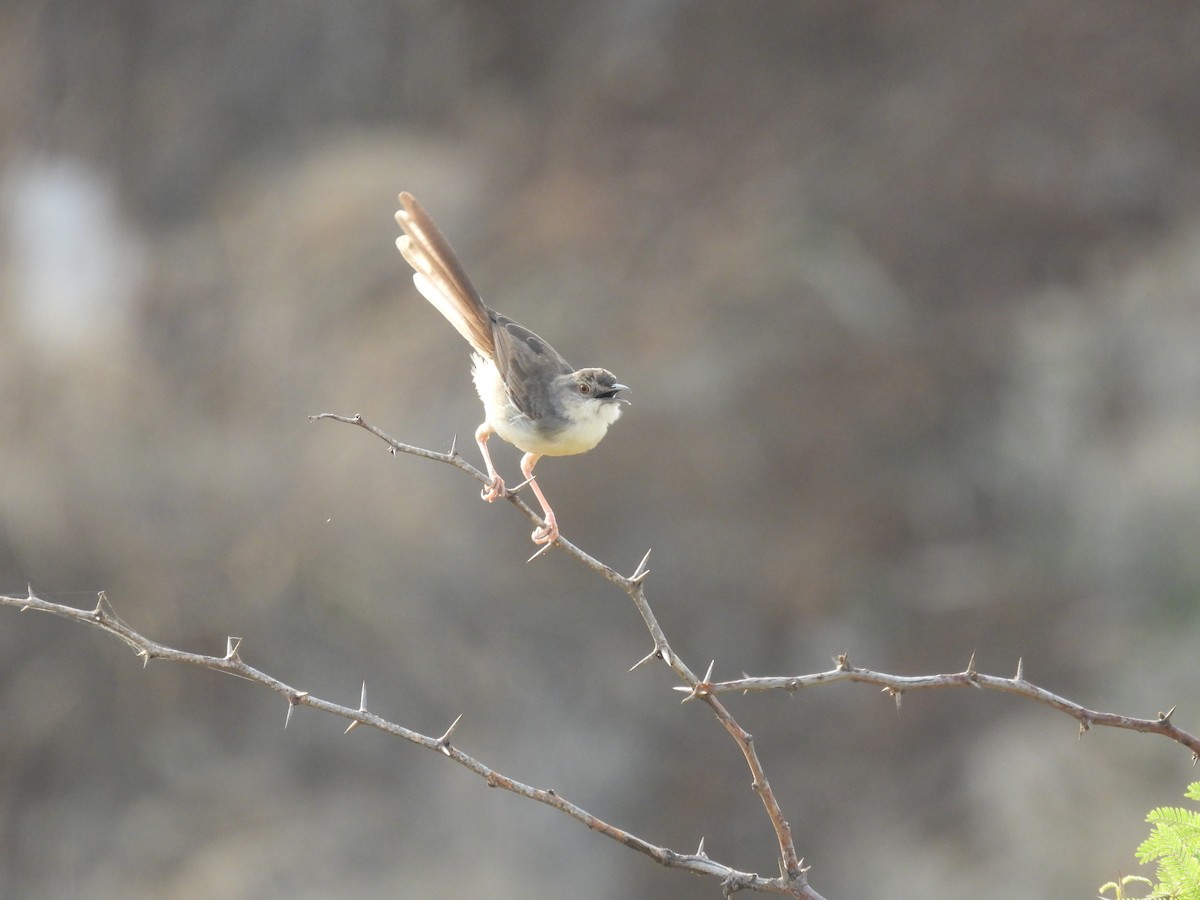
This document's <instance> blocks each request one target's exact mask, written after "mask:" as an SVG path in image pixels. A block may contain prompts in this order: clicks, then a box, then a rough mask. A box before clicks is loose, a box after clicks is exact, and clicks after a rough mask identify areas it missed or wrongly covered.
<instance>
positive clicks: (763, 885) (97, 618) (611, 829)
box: [0, 588, 819, 900]
mask: <svg viewBox="0 0 1200 900" xmlns="http://www.w3.org/2000/svg"><path fill="white" fill-rule="evenodd" d="M0 605H3V606H13V607H16V608H18V609H20V610H31V609H32V610H37V611H39V612H46V613H50V614H52V615H56V616H61V617H62V618H64V619H71V620H72V621H75V622H82V623H84V624H86V625H94V626H95V627H97V628H100V629H101V630H103V631H106V632H108V633H109V634H112V635H115V636H116V637H118V638H120V639H121V640H122V641H124V642H125V643H126V644H128V645H129V646H130V647H131V648H133V650H134V651H135V652H136V653H137V655H138V656H139V657H141V659H142V661H143V665H148V664H149V662H150V660H152V659H161V660H167V661H169V662H178V663H186V664H188V665H193V666H199V667H201V668H204V669H211V670H212V671H214V672H224V673H225V674H227V675H234V676H236V677H238V678H243V679H245V680H246V681H252V682H254V683H255V684H259V685H262V686H263V687H266V688H269V689H270V690H272V691H275V693H277V694H280V695H281V696H282V697H283V698H284V699H285V700H286V701H287V704H288V714H287V719H286V720H285V725H286V724H287V722H288V721H290V720H291V716H292V711H293V710H294V709H295V708H296V707H297V706H307V707H310V708H312V709H315V710H318V711H320V712H324V713H329V714H331V715H335V716H340V717H341V718H343V719H348V720H349V722H350V725H349V727H348V728H347V729H346V731H347V733H349V732H350V731H351V730H353V729H354V728H355V727H357V726H360V725H361V726H366V727H369V728H375V729H377V730H379V731H382V732H384V733H385V734H390V735H392V736H394V737H398V738H403V739H404V740H406V741H409V742H410V743H413V744H416V745H417V746H418V747H423V748H424V749H426V750H433V751H435V752H437V753H440V754H443V755H445V756H447V757H449V758H450V759H452V760H454V762H456V763H458V764H459V765H460V766H462V767H463V768H465V769H469V770H470V771H472V772H474V773H475V774H476V775H478V776H479V777H480V778H482V779H483V780H484V781H485V782H486V783H487V785H488V786H489V787H497V788H503V789H504V790H506V791H511V792H512V793H514V794H516V795H518V796H520V797H525V798H526V799H529V800H536V801H537V802H539V803H544V804H546V805H547V806H551V807H553V808H554V809H557V810H559V811H560V812H563V813H566V814H567V815H568V816H570V817H571V818H572V819H575V820H576V821H578V822H582V823H583V824H584V825H586V826H587V827H588V828H590V829H592V830H593V831H598V832H600V833H601V834H603V835H604V836H605V837H608V838H611V839H612V840H614V841H618V842H619V843H621V844H624V845H625V846H627V847H630V848H632V849H633V850H636V851H638V852H639V853H643V854H645V855H646V856H648V857H650V858H651V859H653V860H654V861H655V862H657V863H659V864H661V865H664V866H667V867H669V868H674V869H682V870H684V871H687V872H692V873H693V874H696V875H706V876H710V877H715V878H719V879H721V885H722V888H723V889H724V891H725V893H726V894H727V895H729V894H732V893H734V892H735V891H740V890H754V891H760V892H764V893H771V894H783V895H787V896H793V897H809V898H813V900H819V895H817V894H816V893H815V892H812V891H811V890H810V891H808V892H807V893H800V892H798V891H797V890H796V886H795V884H794V883H793V881H792V880H790V879H786V878H782V877H780V878H765V877H763V876H761V875H757V874H755V873H753V872H741V871H738V870H737V869H734V868H731V867H730V866H726V865H722V864H721V863H719V862H716V861H714V860H712V859H711V858H709V856H708V854H707V853H705V852H704V848H703V843H701V847H700V848H699V849H698V850H697V851H696V852H695V853H678V852H676V851H674V850H671V849H669V848H666V847H659V846H657V845H655V844H651V843H650V842H649V841H646V840H643V839H642V838H640V837H638V836H637V835H634V834H631V833H629V832H628V831H625V830H623V829H621V828H618V827H617V826H615V825H611V824H609V823H608V822H605V821H604V820H602V819H600V818H597V817H596V816H594V815H592V814H591V813H589V812H588V811H587V810H585V809H583V808H582V807H580V806H577V805H576V804H574V803H572V802H570V801H569V800H567V799H565V798H564V797H561V796H560V795H559V794H558V793H557V792H556V791H555V790H553V789H551V788H535V787H532V786H530V785H527V784H523V783H521V782H519V781H516V780H515V779H512V778H509V777H508V776H507V775H504V774H502V773H500V772H497V771H496V770H494V769H492V768H490V767H489V766H487V765H485V764H484V763H482V762H480V761H479V760H477V759H475V758H474V757H473V756H469V755H468V754H466V753H464V752H463V751H462V750H459V749H458V748H457V747H456V746H454V745H453V744H451V743H450V738H451V737H452V736H453V734H454V732H455V729H456V728H457V727H458V725H459V723H460V722H461V721H462V716H459V717H458V718H457V719H455V720H454V722H453V723H452V724H451V725H450V727H449V728H447V729H446V731H445V733H444V734H442V735H441V736H440V737H431V736H429V735H425V734H421V733H419V732H416V731H412V730H411V729H408V728H405V727H404V726H402V725H398V724H396V723H395V722H391V721H389V720H387V719H385V718H383V717H382V716H379V715H376V714H375V713H373V712H371V711H370V710H369V709H368V708H367V692H366V685H365V684H364V685H363V690H362V694H361V696H360V700H359V705H358V708H357V709H355V708H354V707H350V706H342V705H341V704H338V703H332V702H330V701H328V700H322V699H321V698H319V697H315V696H313V695H312V694H311V693H309V692H308V691H300V690H297V689H296V688H294V687H292V686H291V685H288V684H285V683H284V682H282V681H280V680H279V679H278V678H275V677H273V676H271V675H268V674H267V673H266V672H263V671H261V670H259V669H256V668H254V667H253V666H251V665H249V664H247V663H246V662H245V661H244V660H243V659H242V657H241V649H242V639H241V638H238V637H230V638H229V639H228V640H227V642H226V652H225V655H224V656H205V655H204V654H201V653H190V652H188V651H186V650H177V649H175V648H173V647H168V646H166V645H164V644H160V643H157V642H156V641H152V640H151V639H149V638H147V637H145V636H144V635H142V634H139V633H138V632H137V631H135V630H133V629H132V628H130V627H129V626H128V625H126V624H125V623H124V622H123V621H121V619H120V617H119V616H117V614H116V613H115V612H114V611H113V608H112V606H111V604H110V603H109V602H108V598H107V597H105V595H104V593H103V592H101V593H100V597H99V600H98V602H97V603H96V606H95V608H93V609H90V610H88V609H76V608H75V607H71V606H64V605H62V604H59V603H54V602H52V601H49V600H43V599H41V598H40V597H37V596H35V595H34V593H33V590H32V588H31V589H30V590H29V592H28V595H27V596H25V597H9V596H3V595H0Z"/></svg>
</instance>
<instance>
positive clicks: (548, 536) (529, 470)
mask: <svg viewBox="0 0 1200 900" xmlns="http://www.w3.org/2000/svg"><path fill="white" fill-rule="evenodd" d="M539 459H541V457H540V456H539V455H538V454H536V453H526V454H525V455H524V456H522V457H521V472H522V474H524V476H525V480H526V481H528V482H529V486H530V487H531V488H533V493H534V494H535V495H536V496H537V498H538V503H540V504H542V514H543V515H544V516H545V518H546V524H545V525H540V526H539V527H538V528H537V530H535V531H534V532H533V535H532V537H533V542H534V543H535V544H553V543H554V542H555V541H557V540H558V522H557V520H555V518H554V510H552V509H551V508H550V504H549V503H547V502H546V495H545V494H543V493H542V489H541V488H540V487H538V483H537V481H536V480H535V479H534V477H533V467H534V466H535V465H537V461H538V460H539Z"/></svg>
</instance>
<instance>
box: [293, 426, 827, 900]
mask: <svg viewBox="0 0 1200 900" xmlns="http://www.w3.org/2000/svg"><path fill="white" fill-rule="evenodd" d="M311 418H312V419H313V420H317V419H333V420H335V421H338V422H345V423H347V424H350V425H357V426H358V427H360V428H365V429H366V430H367V431H369V432H371V434H373V435H375V436H376V437H378V438H379V439H380V440H382V441H384V442H386V443H387V444H388V446H389V447H390V448H391V450H392V452H393V453H396V452H400V453H413V454H414V455H416V456H421V457H424V458H426V459H435V460H438V461H439V462H445V463H449V464H451V465H453V466H455V467H456V468H459V469H464V470H466V471H468V472H470V473H471V474H473V475H474V476H475V477H476V478H477V479H478V480H479V481H481V482H484V483H486V481H487V479H486V477H485V476H484V475H483V473H482V472H479V471H478V470H477V469H475V468H473V467H472V466H470V465H468V464H467V463H465V462H463V461H462V459H461V457H459V456H457V455H456V454H455V455H450V454H442V453H433V452H431V451H429V450H422V449H420V448H417V447H410V446H409V445H407V444H404V443H401V442H400V441H397V440H396V439H395V438H392V437H391V436H389V435H388V434H386V433H385V432H383V431H382V430H380V429H379V428H377V427H376V426H374V425H371V424H370V423H368V422H366V421H364V420H363V418H362V416H357V415H356V416H351V417H347V416H339V415H334V414H332V413H321V414H320V415H316V416H312V417H311ZM508 499H509V500H510V501H512V502H513V503H514V504H515V505H516V506H517V507H518V508H519V509H521V510H522V511H523V512H524V513H525V514H526V516H527V517H528V518H530V519H531V521H533V522H538V521H540V520H539V519H538V518H537V515H536V513H534V512H533V510H532V509H530V508H529V507H528V506H527V505H525V504H524V503H523V502H521V501H520V500H519V499H518V498H516V497H514V496H512V495H511V494H510V495H509V496H508ZM547 546H551V545H547ZM553 546H557V547H560V548H561V549H562V550H563V551H564V552H565V553H566V554H567V555H568V556H571V557H574V558H575V559H576V560H578V561H579V562H581V563H583V565H585V566H587V568H589V569H591V570H592V571H593V572H595V573H596V574H597V575H600V576H601V577H603V578H606V579H608V580H609V581H611V582H612V583H613V584H615V585H616V586H617V587H619V588H620V589H621V590H622V591H624V592H625V594H626V595H628V597H629V599H630V600H632V601H633V605H634V607H636V609H637V611H638V614H639V615H640V616H641V617H642V621H643V622H644V623H645V625H646V629H647V630H648V631H649V632H650V637H651V639H652V640H653V641H654V649H653V650H652V651H651V652H650V654H649V655H648V656H647V657H646V658H645V659H643V660H642V662H646V661H647V660H649V659H652V658H653V659H661V660H662V661H663V662H665V663H666V664H667V665H668V666H670V667H671V669H672V670H673V671H674V672H675V674H676V675H678V676H679V677H680V679H681V680H682V681H683V682H684V683H685V684H686V685H687V687H686V688H684V690H688V691H690V692H691V693H692V696H693V697H694V698H696V699H700V700H703V701H704V702H705V703H706V704H707V705H708V707H709V709H711V710H712V711H713V714H714V715H715V716H716V717H717V721H718V722H720V723H721V726H722V727H723V728H724V729H725V731H726V732H728V734H729V736H730V737H731V738H733V740H734V743H736V744H737V746H738V749H739V750H741V752H742V756H743V757H744V758H745V760H746V765H747V766H748V767H749V769H750V774H751V777H752V781H751V787H752V788H753V789H754V791H755V792H756V793H757V794H758V795H759V798H760V799H761V800H762V804H763V807H764V808H765V809H766V812H767V817H768V818H769V819H770V820H771V827H772V828H773V829H774V831H775V839H776V841H777V842H778V844H779V857H780V858H779V872H780V877H779V879H778V881H779V882H780V883H781V885H783V886H786V888H787V890H786V892H787V893H791V894H793V895H794V896H797V897H808V898H813V900H816V898H818V897H819V896H820V895H819V894H817V893H816V892H815V891H814V890H813V889H812V888H811V887H810V886H809V885H808V877H807V872H808V869H807V868H806V867H805V866H804V861H803V860H802V859H801V858H800V857H799V856H798V855H797V854H796V845H795V843H794V841H793V840H792V828H791V825H789V824H788V821H787V819H785V818H784V815H783V810H782V808H781V807H780V805H779V801H778V799H777V798H776V796H775V792H774V791H773V790H772V788H771V783H770V782H769V781H768V780H767V775H766V771H765V770H764V769H763V765H762V762H761V761H760V760H759V758H758V752H757V751H756V750H755V749H754V737H753V735H751V734H750V732H748V731H746V730H745V729H744V728H742V726H741V725H739V724H738V722H737V720H736V719H734V717H733V715H732V714H731V713H730V712H729V710H728V709H727V708H726V707H725V706H724V704H722V703H721V702H720V701H719V700H718V699H717V698H716V697H715V696H714V695H713V693H712V691H711V690H709V684H708V677H709V675H711V673H712V666H711V665H710V666H709V675H706V676H705V678H703V679H701V678H697V677H696V674H695V673H694V672H692V670H691V669H690V668H688V666H687V665H686V664H685V663H684V662H683V660H682V659H680V658H679V656H678V655H677V654H676V653H675V652H674V651H672V649H671V645H670V644H669V643H668V641H667V636H666V634H665V633H664V632H663V630H662V627H661V626H660V625H659V624H658V618H657V617H656V616H655V615H654V611H653V610H652V609H651V608H650V603H649V601H648V600H647V599H646V592H645V582H646V578H647V577H648V576H649V574H650V570H649V569H648V568H647V567H646V566H647V563H648V561H649V559H650V551H649V550H647V551H646V555H645V556H644V557H642V561H641V562H640V563H638V566H637V568H636V569H635V570H634V572H633V574H632V575H630V576H625V575H622V574H621V573H620V572H618V571H617V570H616V569H614V568H612V567H611V566H608V565H605V564H604V563H602V562H600V561H599V560H598V559H596V558H594V557H592V556H590V555H589V554H587V553H585V552H584V551H582V550H580V549H579V548H578V547H576V546H575V545H574V544H572V543H571V542H570V541H568V540H566V539H565V538H563V537H559V539H558V541H557V542H556V543H555V544H554V545H553ZM543 549H545V548H543ZM540 555H541V553H540V552H539V553H536V554H534V556H533V557H531V559H530V561H531V562H532V560H533V559H535V558H536V557H537V556H540ZM640 664H641V663H639V664H638V665H640ZM634 668H637V666H636V665H635V666H634ZM631 671H632V670H631Z"/></svg>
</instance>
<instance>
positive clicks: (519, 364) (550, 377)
mask: <svg viewBox="0 0 1200 900" xmlns="http://www.w3.org/2000/svg"><path fill="white" fill-rule="evenodd" d="M491 314H492V321H493V322H494V323H495V329H494V334H495V347H496V355H495V357H494V358H495V361H496V369H497V370H498V371H499V372H500V377H501V378H502V379H504V386H505V388H506V389H507V391H508V396H509V398H510V399H511V400H512V402H513V403H514V404H515V405H516V407H517V409H519V410H521V412H523V413H525V415H527V416H528V417H529V418H531V419H533V420H534V421H539V420H542V419H544V418H546V417H547V416H553V415H554V414H555V405H554V403H553V398H552V396H551V388H552V387H553V384H554V378H555V377H556V376H558V375H567V374H570V373H571V372H572V371H573V370H572V369H571V366H570V364H568V363H567V361H566V360H565V359H563V358H562V356H561V355H559V353H558V351H557V350H555V349H554V348H553V347H551V346H550V345H549V344H547V343H546V342H545V341H544V340H542V339H541V338H540V337H538V336H537V335H536V334H534V333H533V332H532V331H530V330H529V329H528V328H525V327H524V326H522V325H518V324H517V323H516V322H514V321H513V320H512V319H510V318H508V317H507V316H502V315H500V314H499V313H497V312H495V311H491Z"/></svg>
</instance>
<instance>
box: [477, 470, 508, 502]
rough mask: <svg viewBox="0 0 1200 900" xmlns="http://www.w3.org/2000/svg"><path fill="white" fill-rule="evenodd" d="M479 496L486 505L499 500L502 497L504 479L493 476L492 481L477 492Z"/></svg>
mask: <svg viewBox="0 0 1200 900" xmlns="http://www.w3.org/2000/svg"><path fill="white" fill-rule="evenodd" d="M479 496H480V498H482V499H484V500H486V501H487V502H488V503H491V502H492V501H494V500H499V499H500V498H501V497H503V496H504V479H503V478H501V477H500V476H499V475H493V476H492V480H491V481H489V482H488V483H487V484H486V485H485V486H484V488H483V490H481V491H480V492H479Z"/></svg>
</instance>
